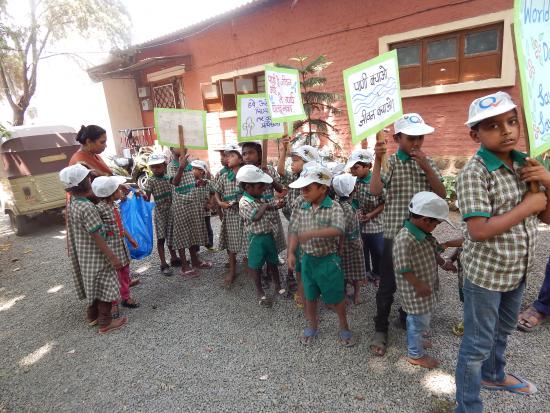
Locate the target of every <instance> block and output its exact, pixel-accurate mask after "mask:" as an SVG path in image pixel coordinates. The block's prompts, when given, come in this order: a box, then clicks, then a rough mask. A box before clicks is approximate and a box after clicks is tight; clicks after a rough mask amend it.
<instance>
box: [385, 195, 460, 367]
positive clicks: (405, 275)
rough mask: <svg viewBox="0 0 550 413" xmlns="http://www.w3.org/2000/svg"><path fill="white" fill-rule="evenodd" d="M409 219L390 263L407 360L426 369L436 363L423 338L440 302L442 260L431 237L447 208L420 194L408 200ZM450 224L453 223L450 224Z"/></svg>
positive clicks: (441, 249)
mask: <svg viewBox="0 0 550 413" xmlns="http://www.w3.org/2000/svg"><path fill="white" fill-rule="evenodd" d="M409 211H410V217H409V219H408V220H406V221H405V224H404V227H403V228H401V230H400V231H399V232H398V233H397V235H396V236H395V239H394V243H393V264H394V271H395V274H396V282H397V290H398V291H399V295H400V296H401V302H402V305H403V309H404V310H405V311H406V312H407V348H408V357H407V361H408V362H409V363H411V364H413V365H417V366H421V367H425V368H428V369H432V368H435V367H437V366H439V361H438V360H436V359H434V358H432V357H430V356H428V355H427V354H426V350H425V348H427V347H431V342H429V341H428V340H426V339H425V338H424V333H425V332H427V331H429V329H430V321H431V317H432V314H433V311H434V308H435V306H436V304H437V301H438V299H439V275H438V270H437V266H438V265H441V266H443V265H444V264H445V260H444V259H442V258H441V257H440V256H439V254H440V253H441V252H443V248H442V247H441V245H440V244H439V243H438V242H437V240H436V239H435V238H434V237H433V236H432V235H431V233H432V232H433V230H434V229H435V228H436V227H437V226H438V225H439V224H440V223H441V222H442V221H447V222H449V223H450V221H449V220H448V218H447V217H448V215H449V207H448V205H447V202H445V200H444V199H442V198H440V197H439V196H437V195H436V194H434V193H433V192H426V191H423V192H419V193H417V194H416V195H414V197H413V198H412V200H411V201H410V204H409ZM451 225H452V224H451Z"/></svg>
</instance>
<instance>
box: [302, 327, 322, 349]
mask: <svg viewBox="0 0 550 413" xmlns="http://www.w3.org/2000/svg"><path fill="white" fill-rule="evenodd" d="M318 333H319V332H318V330H317V329H316V328H313V327H306V328H304V333H303V334H302V336H301V337H300V343H302V344H303V345H304V346H310V345H311V344H313V342H314V341H315V339H316V338H317V334H318Z"/></svg>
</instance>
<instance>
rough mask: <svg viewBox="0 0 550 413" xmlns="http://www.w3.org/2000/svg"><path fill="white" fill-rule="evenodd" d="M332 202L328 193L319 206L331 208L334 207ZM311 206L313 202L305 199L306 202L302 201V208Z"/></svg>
mask: <svg viewBox="0 0 550 413" xmlns="http://www.w3.org/2000/svg"><path fill="white" fill-rule="evenodd" d="M332 203H333V202H332V199H331V198H330V196H328V195H326V196H325V199H323V200H322V201H321V203H320V204H319V208H330V207H332ZM310 208H311V202H308V201H305V202H304V203H302V209H310Z"/></svg>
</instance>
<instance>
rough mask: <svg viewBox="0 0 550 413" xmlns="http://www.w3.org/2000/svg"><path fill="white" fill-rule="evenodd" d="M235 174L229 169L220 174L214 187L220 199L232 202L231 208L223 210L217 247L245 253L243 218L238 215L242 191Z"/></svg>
mask: <svg viewBox="0 0 550 413" xmlns="http://www.w3.org/2000/svg"><path fill="white" fill-rule="evenodd" d="M235 175H236V174H235V172H233V170H231V169H230V170H228V171H227V172H226V173H224V174H220V177H219V179H218V181H217V182H216V186H215V188H214V189H215V191H216V192H217V193H218V194H219V196H220V198H221V200H222V201H224V202H229V203H232V205H231V208H227V209H224V210H223V219H222V225H221V230H220V245H219V248H220V249H221V250H227V251H229V252H232V253H240V252H243V253H245V254H246V251H247V250H243V237H244V234H243V233H244V229H243V219H242V218H241V216H240V215H239V200H240V199H241V195H242V191H241V188H240V187H239V185H238V184H237V179H236V176H235Z"/></svg>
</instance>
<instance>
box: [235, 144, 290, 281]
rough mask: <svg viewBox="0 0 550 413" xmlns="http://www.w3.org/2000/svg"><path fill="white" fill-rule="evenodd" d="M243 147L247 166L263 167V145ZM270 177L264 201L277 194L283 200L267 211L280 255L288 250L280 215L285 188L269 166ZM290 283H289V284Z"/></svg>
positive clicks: (272, 199) (246, 242) (246, 249)
mask: <svg viewBox="0 0 550 413" xmlns="http://www.w3.org/2000/svg"><path fill="white" fill-rule="evenodd" d="M241 145H242V153H243V161H244V164H245V165H254V166H256V167H260V166H261V161H262V145H261V143H259V142H244V143H242V144H241ZM264 172H266V173H267V174H268V175H269V176H271V177H272V178H273V182H272V183H271V184H268V185H266V187H265V190H264V193H263V195H262V199H263V200H264V201H268V202H271V201H274V200H275V196H274V195H275V192H277V193H278V194H279V195H280V196H281V198H279V199H277V200H276V206H277V209H273V210H268V211H266V215H267V216H268V217H269V219H272V220H273V222H275V224H276V226H277V231H276V232H275V243H276V245H277V253H280V252H282V251H284V250H285V249H286V239H285V233H284V229H283V223H282V222H281V217H280V215H279V211H278V209H279V208H282V207H283V205H284V199H283V198H284V195H286V190H285V188H284V187H283V186H282V185H281V182H280V180H279V176H278V173H277V171H276V170H275V168H274V167H273V166H271V165H267V167H266V169H265V171H264ZM243 238H244V239H243V242H244V244H245V245H244V247H243V251H248V237H246V236H245V237H243ZM279 263H280V264H283V262H282V261H281V260H279ZM263 280H264V282H265V283H266V286H267V285H268V284H269V282H270V281H271V278H270V277H269V276H267V274H266V278H263ZM288 283H289V281H287V284H288Z"/></svg>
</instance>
